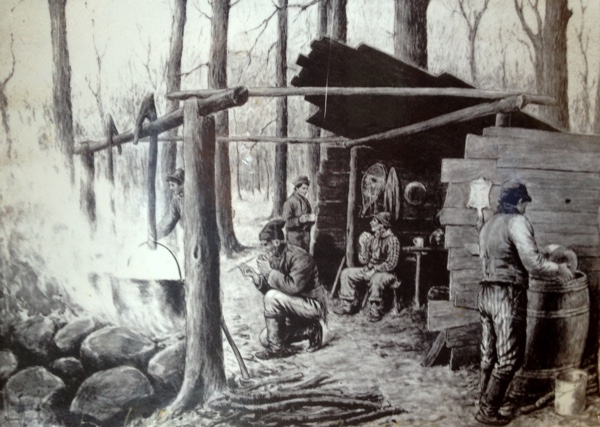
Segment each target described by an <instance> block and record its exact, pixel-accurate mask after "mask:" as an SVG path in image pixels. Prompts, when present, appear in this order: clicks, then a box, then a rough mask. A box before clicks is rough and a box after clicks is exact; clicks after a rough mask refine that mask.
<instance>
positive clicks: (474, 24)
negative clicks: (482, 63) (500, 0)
mask: <svg viewBox="0 0 600 427" xmlns="http://www.w3.org/2000/svg"><path fill="white" fill-rule="evenodd" d="M472 3H473V2H472V1H467V0H458V9H459V10H460V15H461V16H462V17H463V18H464V20H465V22H466V23H467V27H468V29H469V69H470V70H471V81H472V82H473V85H474V86H477V85H478V84H479V79H478V76H477V64H476V61H475V46H476V42H477V33H478V32H479V25H480V24H481V18H482V17H483V14H484V13H485V12H486V11H487V9H488V5H489V4H490V0H483V4H482V6H481V9H477V8H475V7H474V6H472ZM468 5H471V6H468Z"/></svg>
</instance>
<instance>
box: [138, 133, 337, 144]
mask: <svg viewBox="0 0 600 427" xmlns="http://www.w3.org/2000/svg"><path fill="white" fill-rule="evenodd" d="M158 140H159V141H162V142H179V141H183V137H181V136H164V137H163V136H161V137H158ZM140 141H142V142H148V138H143V139H141V140H140ZM217 141H218V142H266V143H278V144H327V143H339V142H340V141H347V139H345V138H340V137H337V136H335V137H326V138H306V137H297V138H294V137H293V136H289V137H286V138H284V137H278V136H261V135H258V136H252V135H248V136H244V135H230V136H217Z"/></svg>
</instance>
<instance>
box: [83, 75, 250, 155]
mask: <svg viewBox="0 0 600 427" xmlns="http://www.w3.org/2000/svg"><path fill="white" fill-rule="evenodd" d="M247 100H248V89H246V88H245V87H243V86H239V87H236V88H233V89H228V90H226V91H220V92H219V94H216V95H213V96H210V97H208V98H206V99H202V100H199V101H198V111H199V114H200V115H202V116H206V115H209V114H212V113H215V112H218V111H222V110H225V109H227V108H231V107H237V106H240V105H244V104H245V103H246V101H247ZM182 124H183V108H179V109H178V110H175V111H173V112H172V113H168V114H165V115H164V116H162V117H160V118H158V119H156V120H154V121H152V122H150V123H146V124H145V125H144V126H142V128H141V129H140V132H139V137H140V138H144V137H147V136H149V135H151V134H152V133H157V134H158V133H162V132H166V131H168V130H169V129H172V128H174V127H177V126H181V125H182ZM133 133H134V132H133V130H128V131H126V132H123V133H120V134H119V135H116V136H114V137H113V139H112V142H113V144H114V145H116V146H119V145H122V144H125V143H127V142H131V141H133V137H134V135H133ZM84 144H85V145H86V146H87V149H88V150H89V151H90V152H92V153H93V152H95V151H100V150H103V149H105V148H108V147H110V141H109V140H108V139H103V140H99V141H83V142H81V143H80V144H79V146H77V147H75V149H74V154H82V153H83V152H84V149H85V148H84V147H83V145H84Z"/></svg>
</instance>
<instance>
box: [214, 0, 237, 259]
mask: <svg viewBox="0 0 600 427" xmlns="http://www.w3.org/2000/svg"><path fill="white" fill-rule="evenodd" d="M212 5H213V17H212V45H211V49H210V50H211V52H210V65H209V82H208V85H209V87H211V88H213V89H218V88H225V87H227V31H228V28H229V8H230V3H229V0H213V2H212ZM216 126H217V135H218V136H228V135H229V114H228V112H227V111H223V112H221V113H219V114H217V115H216ZM216 162H217V163H216V169H215V173H216V185H217V187H216V188H218V189H219V197H217V224H218V227H219V237H220V239H221V245H222V248H223V249H224V250H225V253H226V254H227V256H231V255H232V254H233V253H234V252H237V251H240V250H241V249H243V248H242V246H241V245H240V244H239V242H238V240H237V238H236V237H235V232H234V230H233V212H232V208H231V165H230V164H229V143H227V142H219V143H218V144H217V155H216Z"/></svg>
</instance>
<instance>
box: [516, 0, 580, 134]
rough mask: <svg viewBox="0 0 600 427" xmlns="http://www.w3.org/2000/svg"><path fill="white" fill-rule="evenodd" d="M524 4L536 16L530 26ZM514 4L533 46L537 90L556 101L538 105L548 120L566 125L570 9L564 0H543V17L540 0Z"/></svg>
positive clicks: (567, 124) (559, 124)
mask: <svg viewBox="0 0 600 427" xmlns="http://www.w3.org/2000/svg"><path fill="white" fill-rule="evenodd" d="M526 4H527V5H528V6H529V8H528V9H529V10H530V11H531V13H532V14H533V16H534V19H535V25H533V26H532V25H530V24H529V22H528V21H527V19H526V16H525V15H526V13H527V11H526ZM514 5H515V10H516V12H517V16H518V17H519V21H520V22H521V25H522V27H523V30H524V31H525V33H526V34H527V37H528V38H529V40H530V41H531V44H532V46H533V51H534V54H533V65H534V71H535V76H536V90H537V92H538V93H540V94H544V95H550V96H553V97H554V98H556V101H557V102H558V105H557V106H556V107H540V112H541V114H542V115H543V116H544V118H546V119H547V120H549V121H550V122H552V123H555V124H557V125H558V126H561V127H563V128H564V129H569V102H568V93H567V89H568V87H567V86H568V70H567V24H568V23H569V19H571V16H572V15H573V12H572V11H571V10H570V9H569V8H568V5H567V2H566V1H564V0H546V2H545V13H544V18H543V19H542V12H541V11H540V9H539V8H540V7H541V5H540V0H514Z"/></svg>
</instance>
